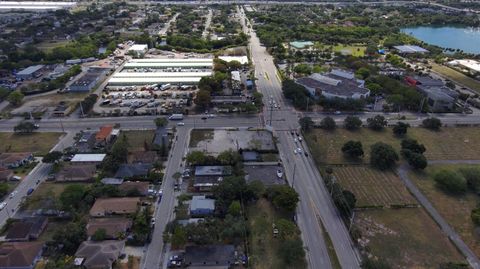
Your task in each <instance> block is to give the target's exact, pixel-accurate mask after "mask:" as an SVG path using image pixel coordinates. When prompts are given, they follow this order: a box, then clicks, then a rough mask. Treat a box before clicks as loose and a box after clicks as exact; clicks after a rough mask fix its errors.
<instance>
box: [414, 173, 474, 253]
mask: <svg viewBox="0 0 480 269" xmlns="http://www.w3.org/2000/svg"><path fill="white" fill-rule="evenodd" d="M463 167H480V165H431V166H429V167H428V168H427V169H426V170H425V171H423V172H410V174H409V176H410V178H411V179H412V181H413V182H414V183H415V184H416V185H417V187H418V188H419V189H420V190H421V191H422V193H423V194H425V196H427V198H428V200H429V201H430V202H431V203H432V204H433V206H434V207H435V208H436V209H437V210H438V212H439V213H440V214H441V215H442V217H444V218H445V220H446V221H447V222H448V223H449V224H450V225H451V226H452V227H453V228H454V229H455V231H456V232H457V233H458V234H459V235H460V237H461V238H462V239H463V241H464V242H465V243H466V244H467V245H468V246H469V247H470V248H471V249H472V250H473V251H474V252H475V253H476V254H477V255H480V235H479V234H478V232H477V230H476V227H475V225H474V224H473V222H472V220H471V218H470V213H471V211H472V209H474V208H476V207H477V205H478V203H479V202H480V199H479V196H478V195H477V194H475V193H472V192H467V193H466V194H464V195H460V196H455V195H449V194H447V193H445V192H444V191H442V190H440V189H439V188H437V187H436V186H435V182H434V180H433V175H434V174H435V173H436V172H438V171H440V170H443V169H447V170H457V169H459V168H463Z"/></svg>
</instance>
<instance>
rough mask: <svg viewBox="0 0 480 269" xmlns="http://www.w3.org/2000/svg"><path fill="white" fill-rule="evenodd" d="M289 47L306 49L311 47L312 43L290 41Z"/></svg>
mask: <svg viewBox="0 0 480 269" xmlns="http://www.w3.org/2000/svg"><path fill="white" fill-rule="evenodd" d="M290 46H292V47H293V48H294V49H306V48H309V47H311V46H313V42H312V41H292V42H290Z"/></svg>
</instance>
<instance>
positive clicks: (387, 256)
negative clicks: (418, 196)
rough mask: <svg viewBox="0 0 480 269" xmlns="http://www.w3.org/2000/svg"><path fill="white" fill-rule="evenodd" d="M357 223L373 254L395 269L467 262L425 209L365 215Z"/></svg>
mask: <svg viewBox="0 0 480 269" xmlns="http://www.w3.org/2000/svg"><path fill="white" fill-rule="evenodd" d="M355 223H356V225H357V226H358V227H359V228H360V231H361V233H362V237H363V238H362V239H363V240H362V242H363V243H364V244H365V243H366V245H367V246H368V249H369V252H370V253H371V254H372V255H374V256H376V257H380V258H383V259H384V260H386V261H387V262H388V263H389V264H390V265H391V266H392V268H438V265H439V264H440V263H443V262H450V261H453V262H464V258H463V257H462V255H460V253H459V252H458V251H457V249H456V248H455V247H454V246H453V245H452V243H450V241H449V240H448V238H447V237H446V236H445V235H444V234H443V233H442V232H441V230H440V228H438V226H437V225H436V224H435V222H434V221H433V220H432V219H431V218H430V216H428V214H427V213H426V212H425V211H424V210H423V209H421V208H407V209H380V210H367V211H361V212H358V214H357V215H356V220H355ZM367 240H368V241H367Z"/></svg>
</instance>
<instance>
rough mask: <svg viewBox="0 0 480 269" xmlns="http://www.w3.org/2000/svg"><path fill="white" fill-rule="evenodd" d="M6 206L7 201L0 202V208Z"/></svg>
mask: <svg viewBox="0 0 480 269" xmlns="http://www.w3.org/2000/svg"><path fill="white" fill-rule="evenodd" d="M6 206H7V202H1V203H0V210H2V209H4V208H5V207H6Z"/></svg>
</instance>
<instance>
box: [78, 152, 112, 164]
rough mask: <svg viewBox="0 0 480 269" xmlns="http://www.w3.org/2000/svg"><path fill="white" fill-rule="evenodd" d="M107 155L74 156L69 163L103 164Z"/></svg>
mask: <svg viewBox="0 0 480 269" xmlns="http://www.w3.org/2000/svg"><path fill="white" fill-rule="evenodd" d="M105 156H107V154H103V153H102V154H75V155H74V156H73V158H72V160H71V161H70V162H72V163H79V164H80V163H93V164H99V163H101V162H103V159H105Z"/></svg>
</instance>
